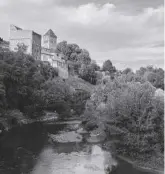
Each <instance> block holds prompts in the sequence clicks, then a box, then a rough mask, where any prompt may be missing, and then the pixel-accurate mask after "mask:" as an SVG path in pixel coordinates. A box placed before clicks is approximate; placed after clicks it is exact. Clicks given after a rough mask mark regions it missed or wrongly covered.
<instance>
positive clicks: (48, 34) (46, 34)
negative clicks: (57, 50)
mask: <svg viewBox="0 0 165 174" xmlns="http://www.w3.org/2000/svg"><path fill="white" fill-rule="evenodd" d="M44 36H50V37H54V38H57V36H56V35H55V34H54V32H53V31H52V30H51V29H49V30H48V31H47V32H46V33H45V34H44Z"/></svg>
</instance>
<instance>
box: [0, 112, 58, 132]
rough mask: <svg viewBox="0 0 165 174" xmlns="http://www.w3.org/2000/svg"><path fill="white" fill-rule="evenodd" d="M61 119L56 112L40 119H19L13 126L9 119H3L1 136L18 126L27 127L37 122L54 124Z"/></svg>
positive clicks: (47, 113)
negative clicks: (3, 132) (26, 125)
mask: <svg viewBox="0 0 165 174" xmlns="http://www.w3.org/2000/svg"><path fill="white" fill-rule="evenodd" d="M58 119H59V115H58V113H56V112H47V111H46V112H45V114H44V116H42V117H39V118H34V119H31V118H24V117H22V118H18V120H16V123H14V124H13V122H9V121H8V120H7V119H1V120H0V124H1V128H0V134H1V133H2V131H3V130H4V131H8V130H10V129H12V128H13V127H16V126H18V125H25V124H31V123H35V122H41V123H44V122H54V121H57V120H58Z"/></svg>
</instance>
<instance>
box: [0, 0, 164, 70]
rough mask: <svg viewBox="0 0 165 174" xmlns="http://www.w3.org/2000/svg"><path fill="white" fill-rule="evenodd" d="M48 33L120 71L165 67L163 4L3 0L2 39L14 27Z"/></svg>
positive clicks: (0, 15)
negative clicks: (143, 67) (52, 33)
mask: <svg viewBox="0 0 165 174" xmlns="http://www.w3.org/2000/svg"><path fill="white" fill-rule="evenodd" d="M10 24H14V25H16V26H18V27H20V28H24V29H30V30H34V31H35V32H37V33H39V34H41V35H43V34H45V33H46V31H47V30H48V29H50V28H51V29H52V30H53V31H54V32H55V34H56V35H57V37H58V42H60V41H63V40H66V41H67V42H68V43H76V44H78V45H79V46H80V47H81V48H85V49H87V50H88V51H89V53H90V56H91V58H92V59H94V60H96V62H97V63H98V64H99V65H102V63H103V62H104V61H105V60H107V59H110V60H111V61H112V63H113V64H114V65H115V66H116V67H117V68H118V69H124V68H127V67H131V68H132V69H133V70H136V69H138V68H140V67H141V66H147V65H153V66H156V67H162V68H163V66H164V60H163V58H164V52H163V47H164V31H163V30H164V4H163V0H0V37H2V38H4V39H5V40H9V26H10Z"/></svg>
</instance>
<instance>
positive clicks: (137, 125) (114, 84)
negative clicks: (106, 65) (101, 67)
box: [83, 68, 164, 158]
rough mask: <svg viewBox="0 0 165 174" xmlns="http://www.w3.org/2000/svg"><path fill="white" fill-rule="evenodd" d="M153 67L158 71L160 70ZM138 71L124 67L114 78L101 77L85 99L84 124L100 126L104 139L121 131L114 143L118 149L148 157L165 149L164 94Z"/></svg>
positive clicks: (91, 126) (155, 71)
mask: <svg viewBox="0 0 165 174" xmlns="http://www.w3.org/2000/svg"><path fill="white" fill-rule="evenodd" d="M146 69H148V68H146ZM146 69H145V72H146ZM152 71H153V72H154V73H155V74H156V73H157V72H159V73H158V74H161V73H160V72H162V71H163V70H162V69H154V68H152ZM139 72H141V69H140V70H139V71H137V72H136V73H133V72H132V71H131V70H130V69H126V70H125V71H124V72H123V73H119V74H117V73H116V75H115V78H114V79H111V78H110V77H109V78H108V79H106V81H104V80H103V81H102V83H101V84H100V85H98V86H97V87H96V89H95V91H94V92H93V94H92V95H91V98H90V100H88V101H87V104H86V110H85V112H84V116H83V120H84V124H85V127H86V128H88V129H90V130H93V129H95V128H100V129H101V130H102V131H103V132H105V133H106V134H107V139H111V138H112V135H113V134H115V135H116V136H117V135H120V136H119V141H118V143H117V145H116V146H117V147H118V151H120V152H121V153H125V154H126V155H129V156H132V157H137V156H140V155H142V156H144V154H145V155H147V156H148V158H149V157H152V156H153V155H154V154H156V153H163V151H164V140H163V135H164V132H163V130H164V129H163V126H164V125H163V117H164V100H163V98H164V96H163V94H162V93H161V92H158V93H159V95H158V94H157V91H158V90H157V89H156V88H155V87H156V86H158V87H160V86H159V85H158V84H159V83H158V84H157V83H156V82H155V83H153V81H152V80H150V79H148V78H145V77H144V76H143V75H144V74H142V76H139ZM153 72H152V73H153ZM160 76H161V75H160ZM154 77H155V76H154ZM153 85H154V86H155V87H154V86H153ZM161 87H163V86H161ZM121 135H122V136H121Z"/></svg>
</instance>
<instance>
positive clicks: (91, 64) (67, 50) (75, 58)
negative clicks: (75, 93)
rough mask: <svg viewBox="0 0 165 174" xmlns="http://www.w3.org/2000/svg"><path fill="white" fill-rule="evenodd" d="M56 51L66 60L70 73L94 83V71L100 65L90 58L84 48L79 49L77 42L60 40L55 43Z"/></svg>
mask: <svg viewBox="0 0 165 174" xmlns="http://www.w3.org/2000/svg"><path fill="white" fill-rule="evenodd" d="M56 53H57V54H58V55H60V56H61V57H63V59H65V60H66V61H67V62H68V66H69V73H70V75H78V76H79V77H80V78H82V79H84V80H86V81H88V82H90V83H91V84H96V72H95V71H97V70H99V69H100V67H99V66H98V65H97V64H96V62H95V61H92V60H91V58H90V54H89V52H88V51H87V50H86V49H81V48H80V47H79V46H78V45H77V44H69V43H67V42H66V41H62V42H60V43H58V44H57V48H56Z"/></svg>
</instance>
